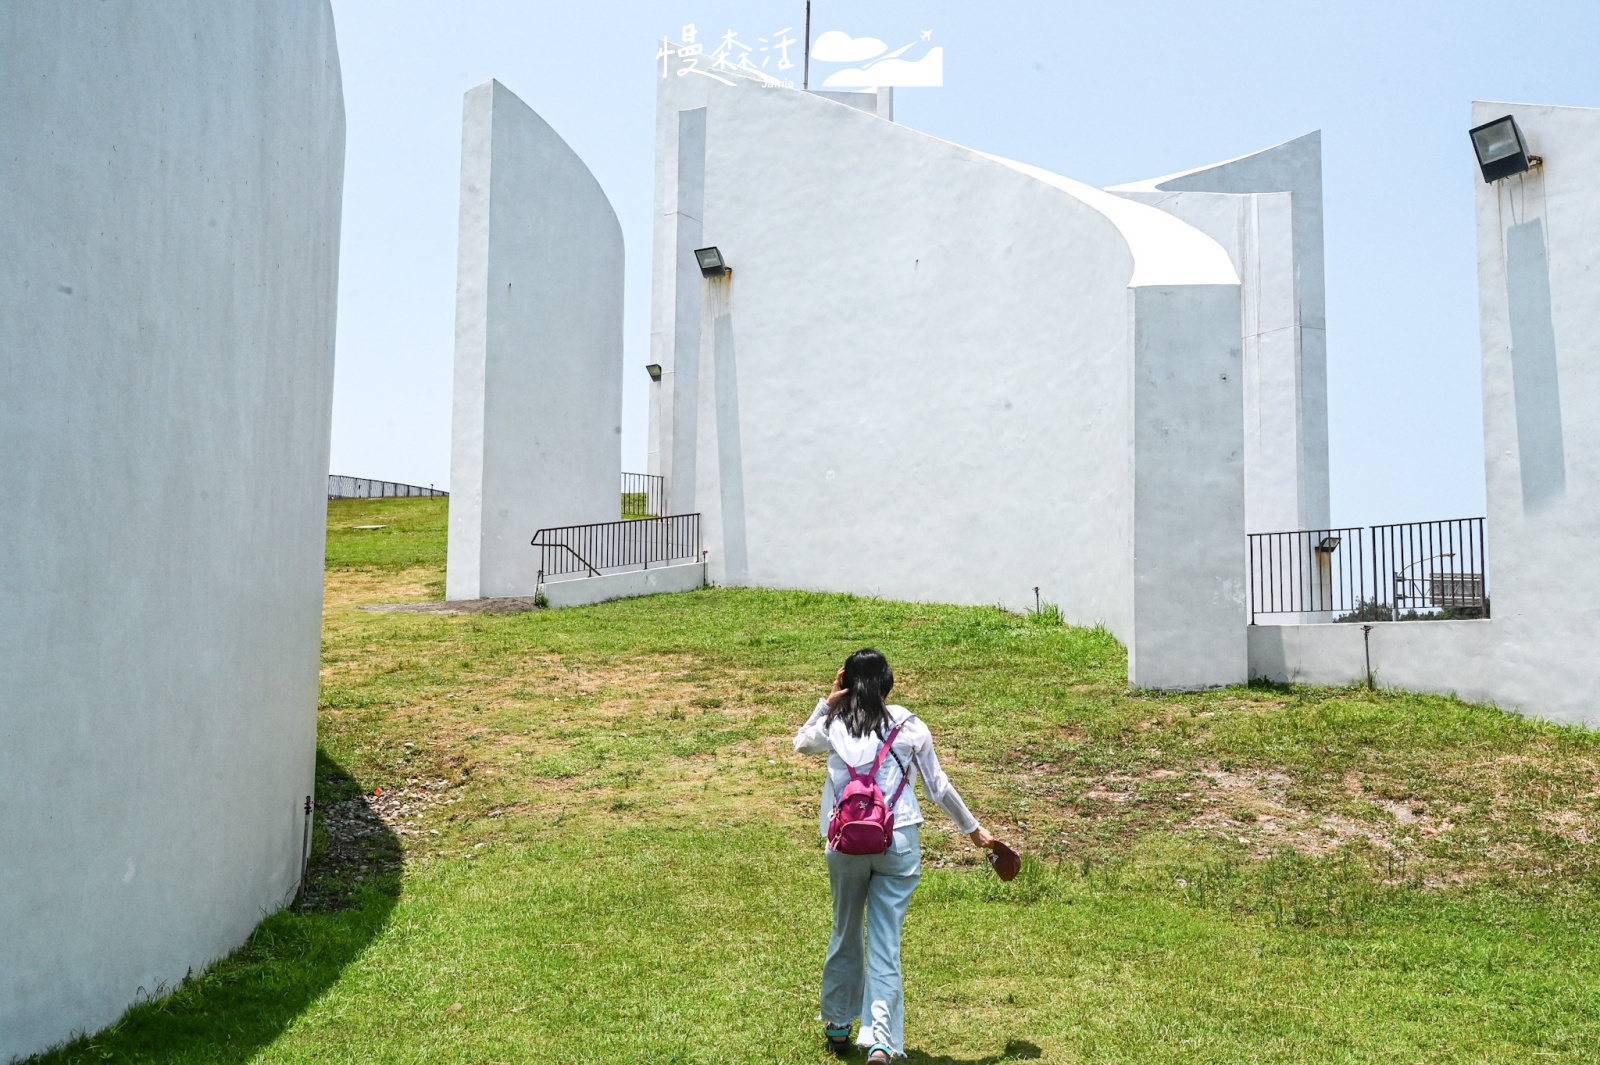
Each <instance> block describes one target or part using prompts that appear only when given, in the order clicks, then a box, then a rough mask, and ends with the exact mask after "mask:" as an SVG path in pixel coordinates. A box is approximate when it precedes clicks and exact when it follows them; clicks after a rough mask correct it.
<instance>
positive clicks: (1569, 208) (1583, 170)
mask: <svg viewBox="0 0 1600 1065" xmlns="http://www.w3.org/2000/svg"><path fill="white" fill-rule="evenodd" d="M1507 114H1511V115H1515V116H1516V117H1517V121H1518V123H1519V124H1520V125H1521V127H1522V131H1523V135H1524V136H1525V137H1526V138H1527V140H1528V147H1529V150H1530V151H1532V152H1533V153H1535V154H1537V155H1541V156H1543V157H1544V165H1543V166H1542V167H1540V168H1538V169H1536V170H1533V171H1531V172H1529V173H1528V174H1524V175H1520V176H1517V177H1512V178H1507V179H1506V180H1504V181H1499V182H1496V183H1495V184H1493V185H1486V184H1484V182H1483V180H1482V178H1481V176H1479V175H1478V173H1477V168H1476V166H1473V167H1472V170H1471V173H1472V180H1473V181H1474V182H1475V185H1476V189H1477V216H1478V307H1479V316H1480V326H1481V329H1482V340H1483V420H1484V459H1485V467H1486V474H1487V479H1488V483H1487V487H1488V500H1489V522H1488V525H1489V566H1490V582H1491V588H1490V593H1491V595H1492V597H1493V601H1494V602H1493V608H1494V621H1493V622H1492V624H1493V625H1494V627H1495V630H1496V632H1497V634H1498V651H1497V654H1496V658H1497V661H1498V666H1497V674H1498V675H1497V680H1496V684H1497V690H1498V691H1499V693H1500V694H1499V696H1498V701H1500V702H1503V703H1506V704H1508V705H1515V706H1521V707H1525V708H1527V709H1530V710H1533V711H1535V712H1538V713H1540V714H1543V715H1546V716H1550V717H1555V718H1558V719H1561V720H1574V721H1585V722H1588V723H1590V724H1600V695H1597V691H1600V570H1597V569H1596V567H1595V566H1594V563H1593V558H1594V547H1595V543H1596V537H1597V535H1600V110H1595V109H1590V108H1580V107H1544V106H1537V105H1526V104H1498V103H1475V104H1473V106H1472V125H1474V126H1476V125H1479V124H1481V123H1484V122H1488V121H1491V120H1492V119H1495V118H1499V117H1500V116H1501V115H1507Z"/></svg>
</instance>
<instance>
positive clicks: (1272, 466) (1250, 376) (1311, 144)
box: [1108, 133, 1331, 532]
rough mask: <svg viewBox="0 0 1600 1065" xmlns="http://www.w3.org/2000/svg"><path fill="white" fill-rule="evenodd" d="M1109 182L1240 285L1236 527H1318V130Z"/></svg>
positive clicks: (1321, 453) (1324, 379) (1321, 363)
mask: <svg viewBox="0 0 1600 1065" xmlns="http://www.w3.org/2000/svg"><path fill="white" fill-rule="evenodd" d="M1108 191H1110V192H1114V193H1116V194H1117V195H1119V196H1123V197H1125V198H1127V199H1131V200H1137V201H1138V202H1141V203H1147V204H1150V205H1151V206H1154V207H1158V208H1160V209H1161V210H1163V211H1166V212H1167V213H1169V214H1172V215H1175V216H1177V217H1179V218H1182V219H1183V220H1184V221H1186V222H1188V223H1189V224H1190V225H1192V226H1195V227H1196V228H1197V229H1200V230H1201V231H1203V232H1205V233H1206V234H1207V235H1208V236H1210V237H1211V238H1212V239H1214V240H1216V241H1217V242H1218V243H1220V244H1221V245H1222V246H1223V247H1224V248H1226V249H1228V254H1229V256H1230V257H1231V258H1232V260H1233V264H1234V268H1235V269H1236V270H1238V272H1239V278H1240V282H1241V284H1242V286H1243V300H1242V304H1241V320H1242V326H1243V327H1242V334H1243V338H1244V367H1243V372H1244V382H1243V386H1244V388H1243V393H1244V408H1245V409H1244V419H1245V525H1246V528H1247V530H1248V531H1250V532H1280V531H1285V530H1290V529H1322V528H1326V527H1327V526H1328V524H1329V522H1330V521H1331V518H1330V514H1329V495H1328V369H1327V363H1328V341H1327V312H1326V303H1327V301H1326V296H1325V292H1324V282H1323V255H1322V136H1321V134H1320V133H1308V134H1306V135H1305V136H1303V137H1297V138H1295V139H1294V140H1292V141H1287V142H1285V143H1283V144H1280V145H1277V146H1276V147H1273V148H1268V149H1265V150H1264V151H1260V152H1255V153H1253V154H1251V155H1246V156H1241V157H1240V158H1238V159H1231V160H1229V161H1227V162H1224V163H1216V164H1214V165H1211V166H1205V167H1200V168H1198V169H1195V170H1190V171H1185V172H1184V173H1181V174H1172V175H1170V176H1168V177H1162V178H1154V179H1151V180H1149V181H1139V182H1134V183H1132V184H1127V185H1118V186H1115V187H1113V188H1111V189H1110V190H1108Z"/></svg>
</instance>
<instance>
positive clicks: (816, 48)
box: [811, 30, 889, 63]
mask: <svg viewBox="0 0 1600 1065" xmlns="http://www.w3.org/2000/svg"><path fill="white" fill-rule="evenodd" d="M888 47H889V46H888V45H886V44H884V43H883V42H882V41H880V40H878V39H877V38H876V37H852V36H850V35H849V34H848V33H845V32H844V31H843V30H829V31H828V32H827V33H824V34H823V35H822V36H821V37H818V38H817V39H816V40H815V41H812V42H811V58H812V59H818V60H821V61H822V62H824V63H861V62H864V61H866V60H868V59H871V58H873V57H874V56H880V55H882V54H883V53H884V52H885V51H886V50H887V49H888Z"/></svg>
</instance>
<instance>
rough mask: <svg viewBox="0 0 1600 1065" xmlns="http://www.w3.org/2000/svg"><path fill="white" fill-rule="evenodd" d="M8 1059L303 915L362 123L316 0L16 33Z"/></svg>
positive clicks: (9, 299) (9, 294) (0, 371)
mask: <svg viewBox="0 0 1600 1065" xmlns="http://www.w3.org/2000/svg"><path fill="white" fill-rule="evenodd" d="M0 101H4V103H3V105H0V144H4V145H5V148H4V150H3V151H0V204H4V207H3V208H0V249H4V251H3V254H0V500H3V501H4V502H3V503H0V559H3V560H4V561H3V563H0V1061H10V1060H12V1058H13V1056H24V1055H28V1054H32V1053H34V1052H37V1051H41V1050H44V1049H45V1048H46V1047H48V1046H50V1045H52V1044H54V1043H57V1042H61V1041H64V1040H66V1039H68V1038H70V1037H72V1036H73V1035H74V1034H76V1033H79V1032H85V1031H90V1032H92V1031H95V1030H97V1029H100V1028H102V1027H104V1026H106V1025H108V1024H110V1023H112V1022H113V1021H115V1020H116V1019H117V1017H118V1016H119V1015H120V1014H121V1013H122V1012H123V1011H124V1010H125V1009H126V1008H127V1007H128V1006H130V1005H131V1004H132V1003H133V1002H134V1001H135V999H136V998H137V997H139V996H141V995H145V996H148V995H151V994H156V993H159V992H160V990H161V989H163V988H172V987H176V986H177V985H178V984H179V983H180V982H181V981H182V980H183V979H184V977H185V976H186V975H187V974H189V973H190V972H191V971H193V972H199V971H201V970H203V969H204V968H205V967H206V966H207V965H209V964H210V963H211V962H212V961H214V960H215V959H217V958H219V957H221V956H222V955H224V954H226V953H227V952H228V951H230V950H232V949H233V948H234V947H236V946H238V945H239V944H240V943H241V942H243V941H244V939H245V937H246V936H248V935H249V934H250V931H251V929H253V928H254V927H255V925H256V923H257V922H258V921H259V920H260V919H261V917H262V915H263V914H267V913H271V912H273V911H274V910H276V909H278V908H279V907H280V906H282V905H283V904H284V903H285V902H286V901H287V900H288V899H290V898H291V897H292V895H293V894H294V891H295V889H296V886H297V884H298V879H299V873H300V855H301V833H302V826H303V824H304V812H303V811H304V803H305V799H306V796H307V795H309V794H310V793H311V791H312V782H313V774H314V766H315V749H316V708H317V675H318V665H319V662H318V658H319V647H320V638H321V633H320V621H321V608H322V561H323V535H324V528H325V522H326V515H327V502H326V498H327V476H328V428H329V419H330V412H331V406H332V384H333V343H334V302H335V284H336V280H337V275H338V258H339V211H340V195H341V189H342V187H343V169H344V105H343V96H342V91H341V88H340V75H339V58H338V51H337V48H336V45H335V41H334V27H333V17H332V14H331V12H330V11H329V7H328V3H327V0H236V2H231V3H216V2H215V0H166V2H164V3H161V4H139V3H131V2H127V0H114V2H108V3H94V4H83V3H21V4H8V5H6V7H5V9H4V12H3V13H0Z"/></svg>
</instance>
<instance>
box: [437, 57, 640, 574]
mask: <svg viewBox="0 0 1600 1065" xmlns="http://www.w3.org/2000/svg"><path fill="white" fill-rule="evenodd" d="M622 253H623V250H622V227H621V225H619V224H618V222H617V216H616V214H615V213H614V212H613V211H612V209H611V203H610V201H609V200H607V199H606V195H605V193H604V192H603V191H602V190H601V188H600V184H599V182H597V181H596V180H595V179H594V175H593V174H591V173H590V172H589V168H588V167H586V166H584V164H583V160H581V159H579V158H578V156H577V154H576V153H574V152H573V150H572V149H571V148H569V147H568V146H567V144H566V142H565V141H563V140H562V139H561V137H560V136H559V135H558V134H557V133H556V131H555V130H553V129H551V128H550V126H549V125H548V124H547V123H546V122H545V121H544V119H542V118H540V117H539V116H538V115H537V114H535V113H534V112H533V110H532V109H531V108H530V107H528V105H527V104H525V103H523V102H522V101H521V100H519V99H518V98H517V97H516V96H515V95H514V94H513V93H512V92H511V91H510V90H509V89H507V88H506V87H505V86H504V85H501V84H500V83H499V82H498V81H490V82H486V83H484V84H482V85H479V86H478V87H477V88H475V89H473V90H471V91H470V92H468V93H467V95H466V101H465V106H464V120H463V124H462V141H461V236H460V264H459V274H458V277H457V281H456V362H455V393H454V407H453V415H452V422H451V452H450V543H449V557H448V560H447V567H446V575H445V594H446V597H447V598H450V599H478V598H482V597H485V596H507V595H533V594H534V592H535V590H536V586H537V584H538V576H539V557H540V553H539V552H538V551H537V550H536V549H534V548H532V547H530V546H528V541H529V540H531V539H532V538H533V534H534V533H535V532H537V531H538V530H539V529H541V528H544V527H547V526H554V525H581V524H587V523H589V522H600V521H616V520H618V519H619V518H620V517H621V516H622V502H621V500H622V496H621V471H622V265H623V261H622Z"/></svg>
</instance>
